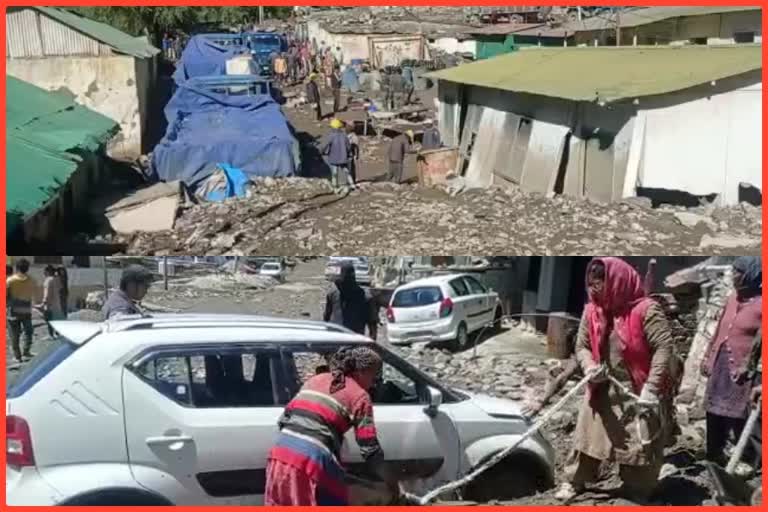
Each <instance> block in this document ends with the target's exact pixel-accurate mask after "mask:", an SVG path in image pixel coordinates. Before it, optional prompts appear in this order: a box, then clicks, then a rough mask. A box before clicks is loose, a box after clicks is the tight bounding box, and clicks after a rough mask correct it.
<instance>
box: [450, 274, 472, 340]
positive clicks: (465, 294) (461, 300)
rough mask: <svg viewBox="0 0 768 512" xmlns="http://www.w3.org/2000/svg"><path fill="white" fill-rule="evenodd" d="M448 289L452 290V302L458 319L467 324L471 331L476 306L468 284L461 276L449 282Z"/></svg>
mask: <svg viewBox="0 0 768 512" xmlns="http://www.w3.org/2000/svg"><path fill="white" fill-rule="evenodd" d="M448 287H449V288H450V291H451V300H452V301H453V304H454V311H455V312H454V314H455V315H458V317H459V318H458V319H459V320H460V321H464V322H465V323H466V324H467V328H468V329H470V330H471V329H472V325H471V321H472V320H471V319H472V315H473V312H474V309H475V304H473V302H472V294H471V292H470V291H469V287H468V286H467V283H465V282H464V280H463V279H462V278H461V276H459V277H456V278H455V279H451V280H450V281H448Z"/></svg>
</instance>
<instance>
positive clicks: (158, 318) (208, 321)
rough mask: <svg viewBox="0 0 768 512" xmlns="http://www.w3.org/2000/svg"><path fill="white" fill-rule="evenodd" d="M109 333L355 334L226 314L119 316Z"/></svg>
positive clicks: (336, 328) (320, 324)
mask: <svg viewBox="0 0 768 512" xmlns="http://www.w3.org/2000/svg"><path fill="white" fill-rule="evenodd" d="M106 323H107V330H108V331H110V332H120V331H129V330H139V329H156V328H173V327H178V328H184V327H187V328H207V327H226V326H227V325H231V326H233V327H234V326H237V327H245V326H248V327H265V328H280V329H315V330H325V331H328V332H337V333H343V334H356V333H355V332H354V331H352V330H350V329H347V328H346V327H344V326H341V325H337V324H332V323H328V322H319V321H315V320H300V319H294V318H279V317H268V316H256V315H225V314H204V313H200V314H184V313H172V314H161V315H150V314H142V315H131V316H127V315H126V316H120V317H117V318H113V319H110V320H108V321H107V322H106Z"/></svg>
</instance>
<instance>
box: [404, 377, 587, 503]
mask: <svg viewBox="0 0 768 512" xmlns="http://www.w3.org/2000/svg"><path fill="white" fill-rule="evenodd" d="M600 370H601V368H595V369H593V370H592V371H590V372H588V373H587V375H585V376H584V377H583V378H582V379H581V380H580V381H579V382H578V383H577V384H576V385H575V386H574V387H573V388H572V389H571V390H570V391H568V393H566V394H565V395H564V396H563V397H562V398H561V399H560V400H558V402H557V403H556V404H555V405H553V406H552V407H550V408H549V410H548V411H547V412H546V413H544V414H543V415H542V416H541V417H540V418H539V419H538V420H537V421H536V422H535V423H534V424H533V425H532V426H531V427H530V428H529V429H528V430H526V431H525V433H523V435H521V436H520V437H519V438H518V439H517V440H516V441H515V442H514V443H512V444H511V445H510V446H508V447H507V448H505V449H503V450H502V451H500V452H498V453H496V454H495V455H494V456H493V457H491V458H490V459H488V461H486V462H485V463H484V464H482V465H480V466H478V467H477V468H475V469H474V470H473V471H472V472H471V473H469V474H467V475H465V476H463V477H461V478H459V479H458V480H454V481H453V482H448V483H447V484H443V485H441V486H440V487H437V488H436V489H433V490H432V491H430V492H428V493H427V494H425V495H424V496H420V497H419V496H416V495H414V494H410V493H407V492H406V493H403V497H404V498H406V499H408V500H409V501H411V502H414V503H418V504H419V505H426V504H428V503H429V502H431V501H432V500H434V499H435V498H437V497H438V496H440V495H442V494H445V493H447V492H450V491H454V490H456V489H458V488H460V487H464V486H465V485H467V484H468V483H470V482H472V481H473V480H474V479H475V478H477V477H478V476H479V475H481V474H482V473H484V472H485V471H486V470H488V469H489V468H491V467H492V466H495V465H496V464H498V463H499V462H501V461H502V460H504V459H505V458H506V457H507V456H508V455H509V454H510V453H512V451H513V450H515V449H516V448H517V447H518V446H520V445H521V444H522V443H523V442H524V441H526V440H527V439H528V438H529V437H531V436H532V435H534V434H535V433H536V432H538V431H539V430H540V429H541V427H543V426H544V425H545V424H546V423H547V422H548V421H549V420H550V419H551V418H552V416H554V414H555V413H556V412H558V411H559V410H560V409H562V408H563V406H564V405H565V404H566V403H568V401H569V400H570V399H571V398H573V397H574V396H575V395H576V394H577V393H578V392H579V391H581V389H582V388H584V387H585V386H586V385H587V384H588V383H589V380H590V379H591V378H592V377H593V376H594V375H596V374H597V373H598V372H599V371H600Z"/></svg>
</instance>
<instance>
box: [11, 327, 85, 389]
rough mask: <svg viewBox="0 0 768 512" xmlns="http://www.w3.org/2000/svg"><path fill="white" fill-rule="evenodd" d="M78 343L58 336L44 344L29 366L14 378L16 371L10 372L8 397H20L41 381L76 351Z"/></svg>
mask: <svg viewBox="0 0 768 512" xmlns="http://www.w3.org/2000/svg"><path fill="white" fill-rule="evenodd" d="M77 348H78V345H75V344H74V343H72V342H71V341H70V340H68V339H67V338H64V337H63V336H57V337H56V338H54V339H53V340H51V341H50V342H48V343H46V344H45V345H44V348H43V349H42V350H40V351H39V352H38V353H37V355H36V356H35V357H33V358H32V360H31V361H30V362H29V363H27V366H26V367H25V368H24V369H23V370H22V371H21V372H20V373H18V374H17V376H16V378H13V374H14V372H10V376H9V378H8V383H7V386H6V391H7V398H18V397H20V396H22V395H23V394H24V393H26V392H27V391H29V389H31V388H32V386H34V385H35V384H37V383H38V382H40V381H41V380H42V379H43V378H44V377H45V376H46V375H48V374H49V373H51V372H52V371H53V369H54V368H56V367H57V366H59V365H60V364H61V363H63V362H64V361H65V360H66V359H67V358H68V357H69V356H71V355H72V354H74V353H75V351H76V350H77Z"/></svg>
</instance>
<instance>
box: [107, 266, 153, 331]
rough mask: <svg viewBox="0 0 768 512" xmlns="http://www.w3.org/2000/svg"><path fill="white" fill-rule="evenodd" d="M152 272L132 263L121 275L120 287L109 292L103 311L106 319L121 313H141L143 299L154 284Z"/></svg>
mask: <svg viewBox="0 0 768 512" xmlns="http://www.w3.org/2000/svg"><path fill="white" fill-rule="evenodd" d="M152 281H153V278H152V273H151V272H150V271H149V270H147V269H145V268H144V267H142V266H141V265H131V266H129V267H127V268H126V269H125V270H123V273H122V275H121V276H120V289H119V290H115V291H113V292H112V293H110V294H109V298H108V299H107V301H106V302H105V303H104V307H103V308H102V310H101V312H102V314H103V315H104V319H105V320H108V319H110V318H112V317H116V316H120V315H140V314H142V309H141V307H140V306H139V304H140V303H141V300H142V299H143V298H144V297H145V296H146V295H147V292H148V291H149V287H150V285H151V284H152Z"/></svg>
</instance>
